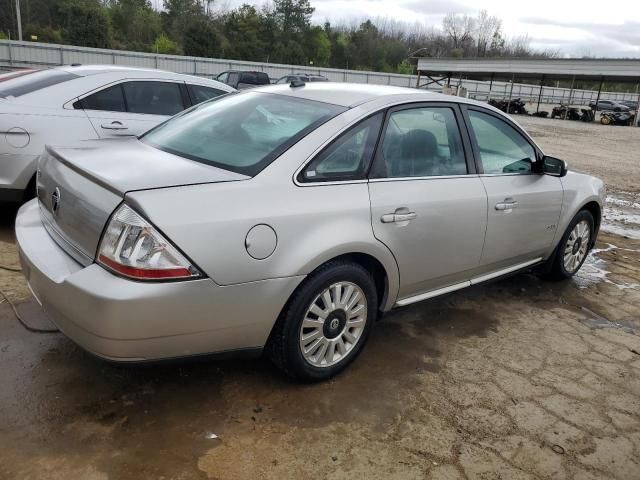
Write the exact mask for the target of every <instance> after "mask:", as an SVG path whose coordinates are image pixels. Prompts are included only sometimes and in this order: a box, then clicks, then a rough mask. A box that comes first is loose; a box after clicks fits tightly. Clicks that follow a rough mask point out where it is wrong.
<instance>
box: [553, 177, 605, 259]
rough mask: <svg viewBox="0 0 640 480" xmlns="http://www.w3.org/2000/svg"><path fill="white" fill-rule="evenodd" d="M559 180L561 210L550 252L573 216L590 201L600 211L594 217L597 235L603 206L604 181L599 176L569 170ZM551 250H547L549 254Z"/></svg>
mask: <svg viewBox="0 0 640 480" xmlns="http://www.w3.org/2000/svg"><path fill="white" fill-rule="evenodd" d="M560 180H561V181H562V188H563V189H564V196H563V201H562V211H561V213H560V219H559V221H558V228H557V229H556V235H555V238H554V241H553V248H552V250H551V252H552V251H553V250H555V248H556V246H557V245H558V243H559V242H560V240H561V239H562V236H563V235H564V233H565V231H566V230H567V228H568V227H569V224H570V223H571V220H572V219H573V217H575V216H576V214H577V213H578V212H579V211H580V210H582V209H583V208H585V206H586V205H589V204H591V203H595V204H597V205H598V210H599V212H600V218H594V220H595V221H596V232H595V233H596V235H597V233H598V229H599V227H600V223H601V220H602V209H603V207H604V199H605V186H604V182H603V181H602V180H600V179H599V178H596V177H592V176H591V175H586V174H583V173H577V172H569V173H567V175H566V176H565V177H563V178H561V179H560ZM594 242H595V236H594ZM551 252H549V254H551Z"/></svg>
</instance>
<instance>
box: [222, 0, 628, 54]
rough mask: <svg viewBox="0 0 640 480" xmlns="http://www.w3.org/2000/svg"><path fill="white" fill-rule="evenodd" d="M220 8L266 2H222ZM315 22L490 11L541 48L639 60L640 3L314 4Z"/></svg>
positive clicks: (432, 19) (421, 18)
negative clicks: (636, 58)
mask: <svg viewBox="0 0 640 480" xmlns="http://www.w3.org/2000/svg"><path fill="white" fill-rule="evenodd" d="M214 3H217V4H218V5H219V6H226V7H227V8H233V7H237V6H239V5H241V4H243V3H251V4H254V5H262V4H264V3H265V0H218V1H217V2H214ZM311 4H312V6H314V7H315V9H316V11H315V13H314V15H313V21H314V22H317V23H323V22H324V21H325V20H330V21H331V22H348V23H351V22H352V21H358V20H362V19H364V18H375V17H390V18H394V19H397V20H401V21H404V22H409V23H415V22H416V21H417V22H420V23H421V24H423V25H425V26H426V27H429V28H430V27H433V26H439V25H440V23H441V21H442V17H443V16H444V15H445V14H447V13H449V12H454V13H466V14H469V15H474V14H476V13H477V12H478V11H479V10H481V9H486V10H488V11H489V13H490V14H491V15H496V16H498V17H500V18H502V21H503V30H504V33H505V34H506V35H507V36H517V35H525V34H526V35H528V36H529V38H530V39H531V45H532V46H533V47H534V48H538V49H554V50H556V49H559V50H561V52H562V54H564V56H583V55H594V56H599V57H638V58H640V0H612V1H611V0H609V1H603V0H598V1H594V0H579V1H578V0H535V1H526V2H525V1H523V0H482V1H474V0H311Z"/></svg>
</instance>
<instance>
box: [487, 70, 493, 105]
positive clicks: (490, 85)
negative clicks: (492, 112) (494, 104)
mask: <svg viewBox="0 0 640 480" xmlns="http://www.w3.org/2000/svg"><path fill="white" fill-rule="evenodd" d="M492 89H493V73H492V74H491V79H490V80H489V97H488V98H487V103H489V102H490V101H491V90H492Z"/></svg>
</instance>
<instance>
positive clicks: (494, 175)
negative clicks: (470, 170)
mask: <svg viewBox="0 0 640 480" xmlns="http://www.w3.org/2000/svg"><path fill="white" fill-rule="evenodd" d="M519 175H538V176H539V175H543V174H541V173H537V172H522V173H518V172H512V173H479V174H478V176H479V177H513V176H519Z"/></svg>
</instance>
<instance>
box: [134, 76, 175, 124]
mask: <svg viewBox="0 0 640 480" xmlns="http://www.w3.org/2000/svg"><path fill="white" fill-rule="evenodd" d="M122 86H123V88H124V96H125V98H126V101H127V111H128V112H130V113H146V114H149V115H166V116H170V115H175V114H176V113H178V112H181V111H182V110H184V108H185V107H184V103H182V95H181V94H180V87H179V86H178V84H177V83H169V82H126V83H124V84H123V85H122Z"/></svg>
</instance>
